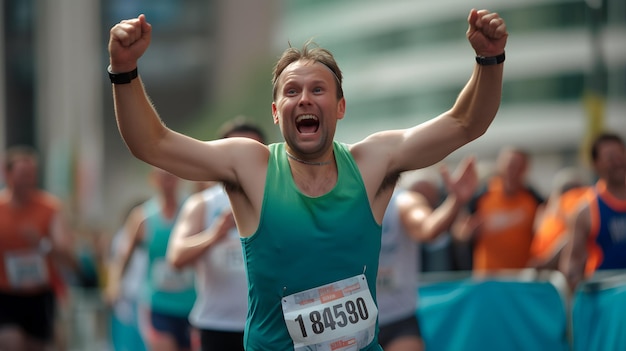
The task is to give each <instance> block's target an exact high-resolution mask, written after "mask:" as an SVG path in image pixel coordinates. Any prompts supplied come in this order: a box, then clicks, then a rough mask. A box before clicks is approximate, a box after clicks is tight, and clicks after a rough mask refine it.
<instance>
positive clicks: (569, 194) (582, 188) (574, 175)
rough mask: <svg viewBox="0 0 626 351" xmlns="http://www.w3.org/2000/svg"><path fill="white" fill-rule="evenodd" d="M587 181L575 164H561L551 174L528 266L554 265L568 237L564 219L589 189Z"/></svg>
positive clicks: (547, 267)
mask: <svg viewBox="0 0 626 351" xmlns="http://www.w3.org/2000/svg"><path fill="white" fill-rule="evenodd" d="M588 183H589V182H588V181H587V180H586V178H585V176H584V175H583V174H582V172H581V170H580V169H578V168H573V167H567V168H563V169H561V170H559V172H557V173H556V174H555V175H554V179H553V184H552V192H551V193H550V196H549V198H548V200H547V201H546V204H545V206H544V208H543V209H542V210H541V214H540V215H539V216H538V218H537V220H536V231H535V236H534V237H533V242H532V244H531V248H530V256H531V257H530V261H529V264H528V265H529V267H533V268H538V269H553V270H554V269H557V268H558V262H559V257H560V255H561V252H562V250H563V247H564V246H565V244H566V243H567V240H568V238H569V235H568V232H567V223H568V221H569V219H570V218H571V216H572V215H573V214H574V212H575V211H576V209H577V208H578V206H579V205H580V202H581V200H582V199H583V198H584V195H585V193H586V192H587V191H588V190H589V186H588Z"/></svg>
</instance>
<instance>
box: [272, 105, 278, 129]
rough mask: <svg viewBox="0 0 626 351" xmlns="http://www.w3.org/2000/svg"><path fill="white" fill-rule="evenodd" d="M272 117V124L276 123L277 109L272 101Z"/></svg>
mask: <svg viewBox="0 0 626 351" xmlns="http://www.w3.org/2000/svg"><path fill="white" fill-rule="evenodd" d="M272 119H273V120H274V124H278V122H279V120H278V109H277V108H276V103H275V102H272Z"/></svg>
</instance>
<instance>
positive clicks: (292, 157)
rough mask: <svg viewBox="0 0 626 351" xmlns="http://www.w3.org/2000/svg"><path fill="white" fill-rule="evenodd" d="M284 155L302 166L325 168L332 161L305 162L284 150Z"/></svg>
mask: <svg viewBox="0 0 626 351" xmlns="http://www.w3.org/2000/svg"><path fill="white" fill-rule="evenodd" d="M285 153H286V154H287V156H288V157H289V158H290V159H292V160H294V161H297V162H300V163H302V164H305V165H309V166H326V165H329V164H330V163H331V162H332V161H323V162H312V161H307V160H301V159H299V158H297V157H296V156H294V155H292V154H290V153H289V151H287V150H285Z"/></svg>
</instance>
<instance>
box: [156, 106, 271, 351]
mask: <svg viewBox="0 0 626 351" xmlns="http://www.w3.org/2000/svg"><path fill="white" fill-rule="evenodd" d="M220 137H221V138H234V137H239V138H250V139H253V140H256V141H258V142H260V143H265V135H264V133H263V131H262V130H261V129H259V128H258V127H257V126H256V125H254V124H251V123H249V122H246V121H245V119H243V118H235V119H233V120H231V121H229V122H227V123H226V124H225V125H224V126H223V127H222V128H221V133H220ZM203 183H207V182H203ZM214 184H215V185H214V186H212V187H208V188H206V189H204V190H202V191H200V192H198V193H195V194H193V195H191V196H190V197H189V199H188V200H187V201H185V204H184V205H183V208H182V210H181V215H180V217H179V218H178V221H177V223H176V225H175V227H174V230H173V232H172V237H171V240H170V243H169V245H168V252H167V257H168V260H169V261H170V262H171V263H172V264H173V265H174V266H175V267H178V268H182V267H186V266H192V267H194V268H195V272H196V296H197V298H196V302H195V304H194V306H193V309H192V310H191V313H190V315H189V321H190V322H191V324H192V325H193V327H194V328H195V329H197V330H198V331H199V334H200V350H201V351H212V350H216V351H219V350H229V351H237V350H239V351H243V349H244V347H243V341H244V339H243V333H244V329H245V325H246V315H247V313H248V286H247V280H246V271H245V266H244V259H243V253H242V249H241V237H240V235H239V231H238V230H237V227H236V226H235V220H234V218H233V213H232V211H231V208H230V202H229V199H228V195H227V194H226V191H225V189H224V186H223V185H222V184H221V183H219V182H215V183H214Z"/></svg>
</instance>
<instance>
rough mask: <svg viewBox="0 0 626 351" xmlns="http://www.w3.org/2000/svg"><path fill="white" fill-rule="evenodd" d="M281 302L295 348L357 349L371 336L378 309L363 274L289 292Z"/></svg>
mask: <svg viewBox="0 0 626 351" xmlns="http://www.w3.org/2000/svg"><path fill="white" fill-rule="evenodd" d="M282 305H283V315H284V318H285V323H286V325H287V330H288V331H289V335H290V336H291V338H292V340H293V343H294V349H295V350H296V351H299V350H305V349H306V350H311V349H312V350H326V349H329V350H330V349H332V350H339V349H341V350H344V349H345V347H348V346H349V348H353V347H357V349H358V348H363V347H365V346H367V345H368V344H369V343H371V342H372V340H373V338H374V333H375V326H376V318H377V317H378V309H377V308H376V304H375V303H374V299H373V298H372V295H371V294H370V291H369V288H368V285H367V280H366V278H365V276H364V275H359V276H356V277H352V278H348V279H344V280H341V281H338V282H335V283H332V284H328V285H324V286H321V287H317V288H314V289H310V290H307V291H303V292H299V293H296V294H293V295H289V296H287V297H285V298H283V299H282ZM339 345H344V346H342V347H341V348H338V346H339Z"/></svg>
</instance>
